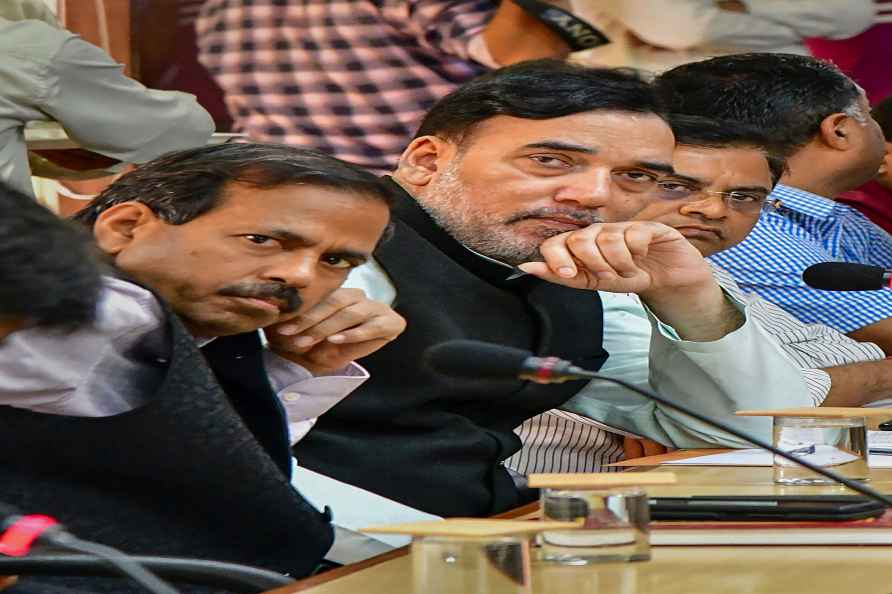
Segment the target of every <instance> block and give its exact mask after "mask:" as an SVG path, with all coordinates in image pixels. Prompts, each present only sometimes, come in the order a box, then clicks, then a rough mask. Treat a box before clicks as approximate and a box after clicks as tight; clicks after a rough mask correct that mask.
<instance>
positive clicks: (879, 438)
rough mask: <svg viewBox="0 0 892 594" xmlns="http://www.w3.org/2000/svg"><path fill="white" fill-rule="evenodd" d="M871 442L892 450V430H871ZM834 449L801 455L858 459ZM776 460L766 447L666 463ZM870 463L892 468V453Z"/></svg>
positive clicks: (833, 460) (821, 460)
mask: <svg viewBox="0 0 892 594" xmlns="http://www.w3.org/2000/svg"><path fill="white" fill-rule="evenodd" d="M867 442H868V444H869V448H888V449H889V451H890V452H892V431H868V432H867ZM830 449H831V450H833V451H813V452H811V453H804V454H803V453H800V454H799V455H800V456H801V457H804V458H806V459H807V460H809V461H811V462H814V463H816V464H822V465H834V464H843V463H845V462H847V461H849V460H852V459H854V456H852V455H851V454H848V453H845V452H840V451H839V450H837V449H836V448H830ZM773 462H774V460H773V454H772V453H771V452H768V451H765V450H762V449H748V450H734V451H731V452H725V453H723V454H710V455H708V456H698V457H696V458H687V459H684V460H672V461H668V462H663V464H666V465H673V466H771V465H772V464H773ZM868 463H869V464H870V467H871V468H892V455H887V454H874V453H871V454H870V456H869V459H868Z"/></svg>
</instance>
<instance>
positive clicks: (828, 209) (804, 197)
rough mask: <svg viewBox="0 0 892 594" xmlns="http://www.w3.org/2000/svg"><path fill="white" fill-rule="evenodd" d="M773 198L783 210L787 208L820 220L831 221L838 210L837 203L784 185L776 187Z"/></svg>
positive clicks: (772, 194)
mask: <svg viewBox="0 0 892 594" xmlns="http://www.w3.org/2000/svg"><path fill="white" fill-rule="evenodd" d="M771 198H772V199H775V200H780V201H781V209H784V208H786V209H788V210H792V211H795V212H798V213H801V214H805V215H808V216H811V217H815V218H818V219H829V218H830V217H831V216H833V214H834V210H835V208H836V203H835V202H834V201H833V200H831V199H829V198H825V197H824V196H820V195H818V194H813V193H811V192H809V191H806V190H802V189H800V188H794V187H792V186H785V185H784V184H777V185H776V186H775V187H774V190H772V192H771Z"/></svg>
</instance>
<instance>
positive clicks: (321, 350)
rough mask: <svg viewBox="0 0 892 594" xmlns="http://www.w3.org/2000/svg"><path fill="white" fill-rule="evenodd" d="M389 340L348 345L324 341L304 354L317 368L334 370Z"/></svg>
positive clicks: (363, 355)
mask: <svg viewBox="0 0 892 594" xmlns="http://www.w3.org/2000/svg"><path fill="white" fill-rule="evenodd" d="M388 342H390V341H388V340H385V339H377V340H368V341H365V342H361V343H356V344H346V345H340V344H333V343H330V342H322V343H319V344H318V345H316V346H315V347H314V348H313V349H312V350H311V351H309V352H308V353H306V355H304V356H305V357H306V359H308V360H309V361H310V362H312V364H313V365H314V366H316V367H317V368H322V369H326V370H329V371H333V370H336V369H342V368H344V367H346V366H347V365H349V364H350V363H351V362H353V361H356V360H357V359H361V358H363V357H365V356H367V355H370V354H371V353H374V352H375V351H377V350H378V349H380V348H381V347H383V346H384V345H385V344H387V343H388Z"/></svg>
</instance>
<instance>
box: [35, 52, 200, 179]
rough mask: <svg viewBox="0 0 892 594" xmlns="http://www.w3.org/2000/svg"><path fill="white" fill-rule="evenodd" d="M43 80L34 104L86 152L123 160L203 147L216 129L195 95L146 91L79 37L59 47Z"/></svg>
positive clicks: (106, 56)
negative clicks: (43, 90)
mask: <svg viewBox="0 0 892 594" xmlns="http://www.w3.org/2000/svg"><path fill="white" fill-rule="evenodd" d="M46 78H47V81H46V82H47V84H46V95H45V96H44V97H42V98H40V100H39V102H38V103H37V106H38V107H39V108H40V109H41V110H42V111H43V112H45V113H46V114H47V115H49V116H50V117H52V118H54V119H56V120H57V121H58V122H59V123H60V124H61V125H62V127H64V128H65V130H66V131H67V132H68V135H69V136H70V137H71V138H72V139H73V140H75V141H77V142H78V143H79V144H80V145H81V146H83V147H84V148H87V149H90V150H92V151H95V152H97V153H101V154H103V155H106V156H108V157H112V158H115V159H119V160H121V161H124V162H128V163H144V162H146V161H149V160H151V159H153V158H155V157H157V156H159V155H161V154H163V153H166V152H168V151H172V150H179V149H185V148H191V147H195V146H201V145H203V144H204V143H205V142H206V141H207V139H208V138H209V137H210V135H211V133H212V132H213V130H214V122H213V120H212V119H211V117H210V115H209V114H208V113H207V112H206V111H205V110H204V108H202V107H201V106H200V105H199V104H198V102H197V101H196V100H195V97H194V96H192V95H189V94H187V93H180V92H177V91H158V90H153V89H148V88H146V87H144V86H143V85H142V84H140V83H139V82H137V81H135V80H133V79H131V78H129V77H127V76H124V74H123V73H122V71H121V65H120V64H117V63H115V62H114V61H113V60H111V59H110V58H109V56H108V55H107V54H105V53H104V52H103V51H102V50H100V49H99V48H97V47H95V46H93V45H91V44H89V43H87V42H85V41H83V40H82V39H80V38H79V37H74V36H73V37H70V38H69V39H68V40H66V41H65V42H64V43H63V44H62V46H61V47H60V49H59V51H58V52H57V53H56V55H55V56H54V57H53V58H52V60H50V62H49V63H48V64H47V77H46Z"/></svg>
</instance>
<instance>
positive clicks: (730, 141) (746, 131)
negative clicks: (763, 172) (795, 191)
mask: <svg viewBox="0 0 892 594" xmlns="http://www.w3.org/2000/svg"><path fill="white" fill-rule="evenodd" d="M669 125H670V126H671V127H672V133H673V134H674V135H675V143H676V144H680V145H684V146H699V147H705V148H715V149H722V148H754V149H758V150H760V151H762V153H763V154H764V155H765V160H766V161H768V168H769V169H770V170H771V182H772V184H777V182H778V181H779V180H780V178H781V177H782V176H783V174H784V172H785V171H786V160H785V159H784V156H783V155H784V147H782V146H781V147H779V146H777V145H775V144H774V143H773V142H772V140H771V138H769V137H767V136H766V135H765V134H764V133H762V131H761V130H759V129H758V128H756V127H755V126H750V125H748V124H744V123H742V122H734V121H720V120H713V119H710V118H704V117H701V116H691V115H685V114H670V115H669Z"/></svg>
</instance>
